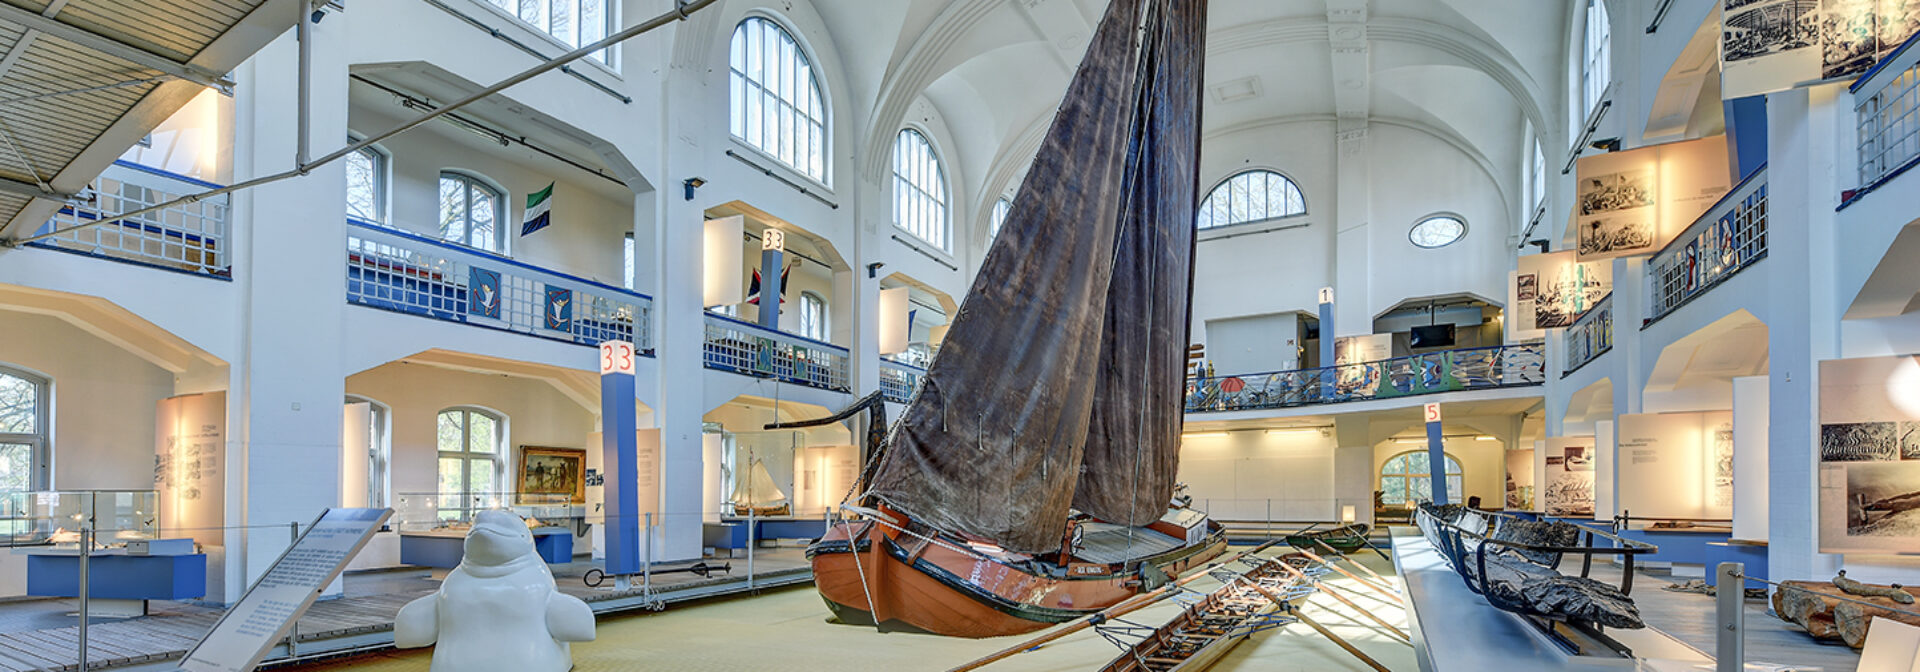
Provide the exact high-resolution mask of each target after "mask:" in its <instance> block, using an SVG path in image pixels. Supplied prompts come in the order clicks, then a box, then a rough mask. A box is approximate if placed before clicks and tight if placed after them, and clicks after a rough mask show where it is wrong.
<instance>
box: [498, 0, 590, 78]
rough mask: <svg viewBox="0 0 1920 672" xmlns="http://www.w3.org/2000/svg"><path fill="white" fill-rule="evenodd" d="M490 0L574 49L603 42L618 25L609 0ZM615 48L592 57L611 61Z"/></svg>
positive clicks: (504, 10)
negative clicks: (608, 33) (609, 6)
mask: <svg viewBox="0 0 1920 672" xmlns="http://www.w3.org/2000/svg"><path fill="white" fill-rule="evenodd" d="M486 1H487V3H488V4H491V5H493V6H495V7H499V8H500V11H502V12H506V13H507V14H508V15H510V16H512V17H513V18H516V19H519V20H521V21H523V22H525V23H526V24H527V25H529V26H533V28H534V29H535V30H538V31H540V32H542V33H546V34H547V35H549V36H551V37H553V39H556V40H559V41H560V43H561V44H565V45H567V46H568V47H572V48H574V49H578V48H580V47H583V46H586V45H589V44H593V43H595V42H599V41H600V39H601V38H604V37H606V36H607V30H608V29H609V28H611V27H613V26H614V23H613V20H614V16H613V12H612V11H609V8H608V7H607V0H486ZM616 4H617V3H616ZM611 51H612V50H611V49H602V50H600V51H596V52H594V53H593V55H591V56H588V58H591V59H593V60H596V61H599V62H601V63H607V62H609V60H610V59H609V58H608V54H609V52H611Z"/></svg>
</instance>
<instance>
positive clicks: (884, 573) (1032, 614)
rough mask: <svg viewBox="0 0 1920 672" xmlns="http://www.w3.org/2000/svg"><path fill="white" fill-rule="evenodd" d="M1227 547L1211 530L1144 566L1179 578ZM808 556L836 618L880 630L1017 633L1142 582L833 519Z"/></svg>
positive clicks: (1135, 590)
mask: <svg viewBox="0 0 1920 672" xmlns="http://www.w3.org/2000/svg"><path fill="white" fill-rule="evenodd" d="M1225 550H1226V538H1225V535H1224V533H1222V532H1220V531H1219V530H1217V529H1216V530H1214V532H1213V533H1212V534H1210V535H1208V536H1207V538H1206V539H1205V540H1204V541H1202V542H1200V543H1198V544H1194V545H1191V546H1185V547H1182V548H1179V549H1176V550H1174V551H1170V552H1168V553H1164V554H1161V555H1159V556H1154V557H1152V558H1148V559H1147V560H1145V561H1144V562H1145V564H1150V565H1153V566H1154V567H1157V568H1159V570H1160V571H1161V572H1164V573H1165V574H1166V575H1169V576H1177V575H1178V574H1180V573H1181V572H1184V571H1186V570H1187V569H1189V568H1193V567H1197V566H1199V565H1200V564H1202V563H1205V562H1207V561H1208V560H1212V559H1213V558H1215V557H1218V556H1219V555H1220V554H1221V553H1222V552H1224V551H1225ZM807 555H808V558H809V560H810V562H811V563H812V564H813V576H814V585H815V587H816V588H817V589H818V590H819V591H820V596H821V597H822V598H823V599H825V600H826V602H827V606H828V608H829V609H831V610H832V611H833V613H834V614H835V616H837V617H838V618H839V620H840V621H841V622H843V623H849V624H857V625H875V626H878V627H879V628H880V629H881V630H883V631H888V630H894V631H922V632H930V633H934V634H939V635H948V636H953V637H971V638H981V637H1000V636H1004V635H1017V634H1022V633H1027V632H1033V631H1035V630H1040V629H1043V628H1046V627H1048V626H1051V625H1054V624H1058V623H1065V622H1068V621H1072V620H1075V619H1078V618H1081V617H1083V616H1086V615H1088V614H1092V613H1094V612H1097V611H1100V610H1101V609H1105V608H1107V607H1110V606H1113V605H1115V604H1118V603H1120V602H1121V601H1122V600H1125V599H1127V598H1129V597H1133V596H1134V595H1137V594H1139V592H1140V587H1141V583H1140V572H1139V571H1138V570H1135V571H1133V572H1129V573H1124V574H1120V573H1116V572H1115V571H1114V568H1110V567H1098V566H1088V565H1074V566H1073V567H1072V568H1071V571H1070V572H1069V573H1068V574H1069V575H1068V576H1049V575H1042V574H1037V573H1034V572H1032V571H1029V570H1028V569H1026V568H1024V567H1016V566H1014V565H1012V564H1007V563H1003V562H999V561H996V560H992V559H988V558H985V557H982V556H980V555H978V554H970V553H967V552H965V551H963V550H961V548H960V547H958V546H957V545H954V544H952V543H950V542H940V543H936V542H929V541H927V540H926V539H923V538H918V537H914V536H909V535H903V534H902V533H900V532H899V531H898V530H896V529H892V528H890V527H888V526H883V525H878V524H876V523H874V522H872V521H861V522H853V523H839V524H836V525H834V526H833V527H832V529H830V530H829V531H828V533H827V535H826V536H824V537H822V538H821V539H820V541H819V542H816V543H815V544H814V545H813V546H811V547H809V548H808V549H807ZM1076 574H1077V575H1076Z"/></svg>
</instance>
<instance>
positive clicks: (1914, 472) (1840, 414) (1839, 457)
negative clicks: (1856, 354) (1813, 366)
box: [1819, 355, 1920, 553]
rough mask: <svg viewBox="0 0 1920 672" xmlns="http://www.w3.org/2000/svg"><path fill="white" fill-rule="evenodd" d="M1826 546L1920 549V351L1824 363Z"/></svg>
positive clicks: (1822, 474)
mask: <svg viewBox="0 0 1920 672" xmlns="http://www.w3.org/2000/svg"><path fill="white" fill-rule="evenodd" d="M1819 441H1820V446H1819V447H1820V551H1821V552H1823V553H1913V552H1920V511H1916V509H1920V355H1901V356H1896V357H1868V358H1862V359H1835V360H1828V361H1824V362H1821V363H1820V439H1819Z"/></svg>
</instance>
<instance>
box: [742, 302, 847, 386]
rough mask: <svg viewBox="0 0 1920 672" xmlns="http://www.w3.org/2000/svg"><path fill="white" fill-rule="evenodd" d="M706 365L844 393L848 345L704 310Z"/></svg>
mask: <svg viewBox="0 0 1920 672" xmlns="http://www.w3.org/2000/svg"><path fill="white" fill-rule="evenodd" d="M706 366H707V368H709V369H715V370H719V371H730V372H733V373H739V374H744V375H749V376H756V377H769V378H775V379H778V380H781V381H784V382H788V383H793V384H795V385H805V386H807V387H817V388H820V389H823V390H833V391H836V392H848V391H851V390H852V388H851V387H850V386H849V385H848V384H847V349H846V348H842V347H840V346H837V345H834V344H832V343H824V342H821V341H816V340H813V339H811V338H805V337H801V336H795V335H793V334H789V333H786V332H781V331H774V330H771V329H767V328H765V327H762V326H760V325H757V324H752V323H749V322H742V321H740V320H736V319H733V318H731V317H727V316H725V315H716V314H713V313H707V338H706Z"/></svg>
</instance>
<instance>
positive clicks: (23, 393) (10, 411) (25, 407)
mask: <svg viewBox="0 0 1920 672" xmlns="http://www.w3.org/2000/svg"><path fill="white" fill-rule="evenodd" d="M40 403H41V400H40V385H39V384H38V383H35V382H33V381H30V380H27V379H24V378H20V377H17V376H10V375H7V374H4V373H0V432H4V433H8V434H34V433H37V432H39V431H40V430H39V428H38V427H36V425H38V424H39V421H40Z"/></svg>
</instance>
